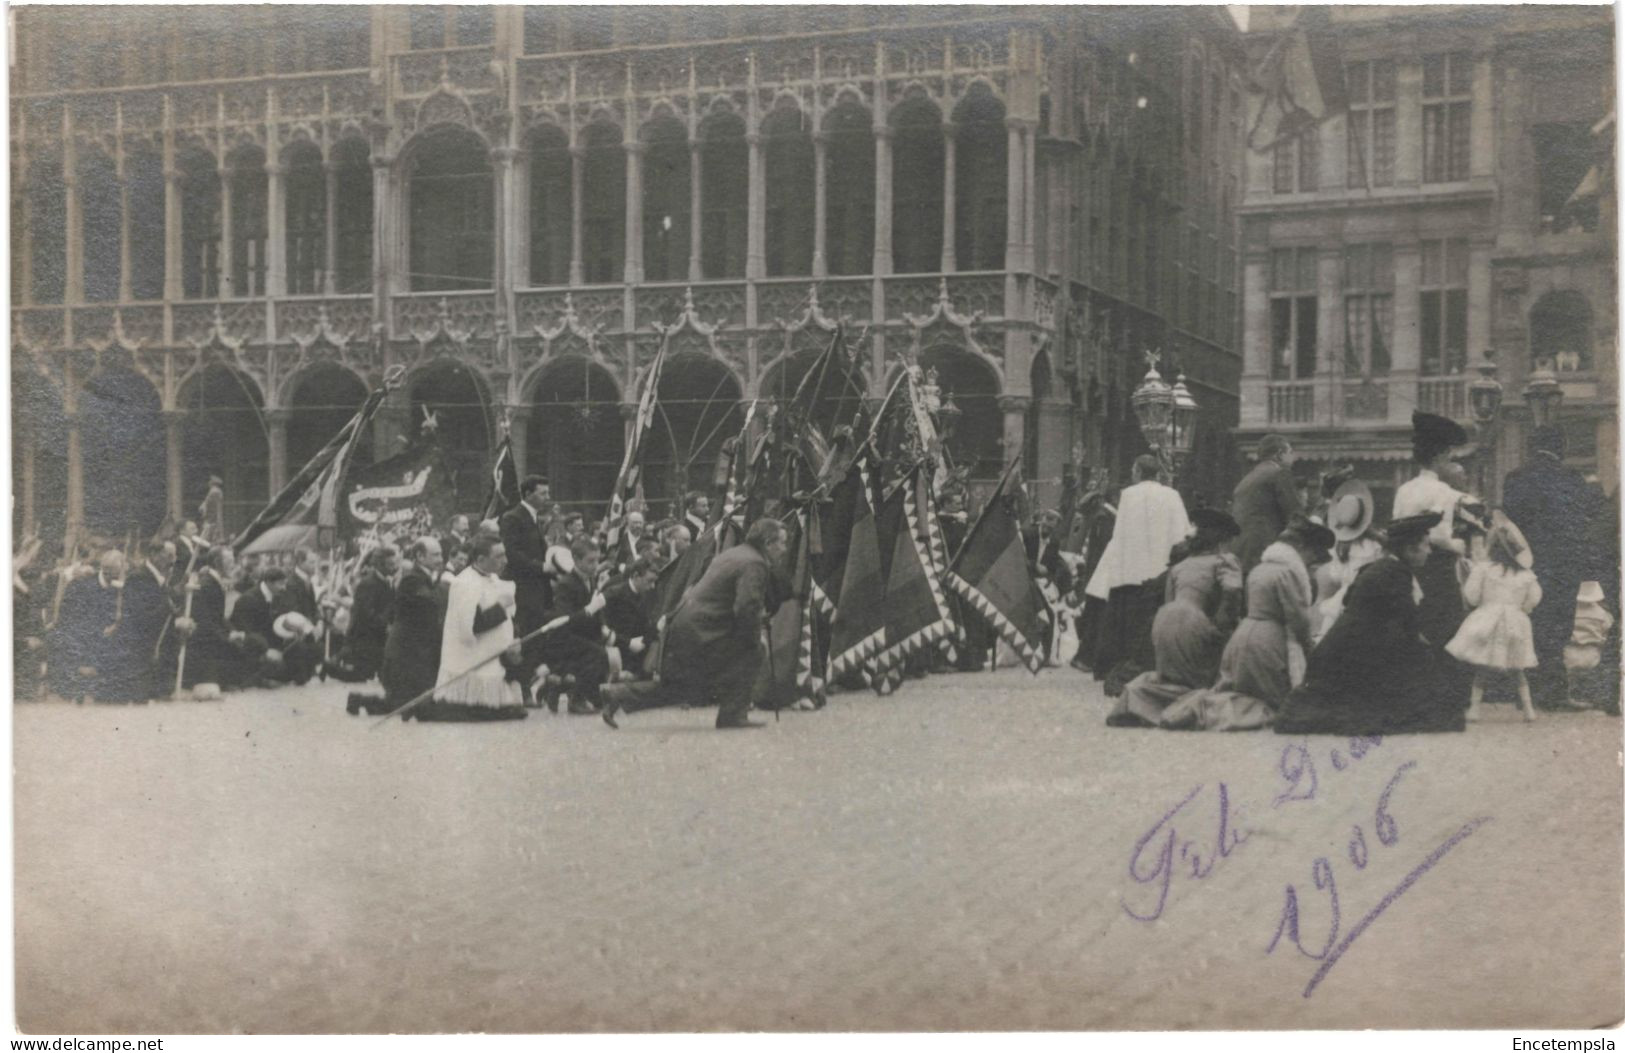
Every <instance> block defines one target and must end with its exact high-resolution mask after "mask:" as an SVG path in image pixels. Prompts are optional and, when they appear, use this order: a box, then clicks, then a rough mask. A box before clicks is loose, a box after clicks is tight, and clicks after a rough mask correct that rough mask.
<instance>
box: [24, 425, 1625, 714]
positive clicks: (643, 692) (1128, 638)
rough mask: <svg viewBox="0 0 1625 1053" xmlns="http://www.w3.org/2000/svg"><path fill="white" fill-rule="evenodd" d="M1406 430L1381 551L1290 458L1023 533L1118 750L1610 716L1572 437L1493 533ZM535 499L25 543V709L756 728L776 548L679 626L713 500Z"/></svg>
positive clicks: (749, 534)
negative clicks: (585, 719)
mask: <svg viewBox="0 0 1625 1053" xmlns="http://www.w3.org/2000/svg"><path fill="white" fill-rule="evenodd" d="M1413 423H1414V429H1415V430H1414V439H1413V442H1414V452H1415V459H1416V462H1417V465H1418V472H1417V475H1416V477H1415V478H1414V479H1412V480H1410V481H1409V482H1407V483H1405V484H1404V485H1402V486H1401V487H1399V488H1398V490H1397V491H1396V493H1395V494H1394V500H1393V511H1392V515H1391V516H1389V517H1387V518H1388V521H1387V522H1386V523H1384V524H1382V525H1380V526H1379V525H1378V524H1377V522H1376V511H1377V510H1376V503H1375V501H1374V499H1373V495H1372V493H1371V491H1370V490H1369V489H1368V488H1367V487H1366V485H1365V484H1363V483H1361V482H1359V481H1358V480H1355V479H1353V478H1352V472H1351V471H1349V470H1344V471H1341V472H1332V473H1329V474H1328V475H1325V476H1323V477H1322V478H1321V479H1320V480H1318V481H1317V482H1316V483H1314V484H1310V485H1305V483H1304V482H1303V481H1301V480H1300V479H1299V478H1298V477H1296V476H1295V475H1294V473H1293V470H1292V465H1293V460H1294V458H1293V453H1292V448H1291V445H1290V443H1289V442H1288V441H1287V440H1286V439H1284V438H1282V437H1280V436H1273V435H1272V436H1268V437H1266V438H1265V439H1264V440H1263V442H1262V443H1261V446H1260V449H1259V463H1258V465H1257V466H1256V467H1255V468H1254V469H1253V470H1252V471H1251V472H1250V473H1249V474H1248V475H1247V476H1246V477H1245V478H1244V479H1243V480H1242V482H1241V483H1240V485H1239V486H1237V488H1236V490H1235V492H1234V495H1233V498H1232V501H1231V503H1230V509H1229V511H1224V510H1220V509H1217V508H1210V507H1194V508H1187V505H1186V502H1185V499H1184V498H1183V497H1182V496H1181V494H1180V493H1179V492H1177V491H1176V490H1175V489H1174V488H1173V487H1171V486H1170V485H1168V482H1167V481H1166V476H1165V470H1164V469H1165V466H1164V465H1163V464H1162V463H1161V462H1159V460H1158V459H1157V458H1156V457H1155V456H1151V455H1147V456H1143V457H1141V458H1140V459H1139V460H1137V461H1136V462H1135V464H1134V465H1133V469H1132V478H1131V480H1130V481H1129V485H1127V486H1124V487H1122V488H1121V489H1112V488H1110V487H1109V486H1105V485H1100V486H1097V487H1096V488H1095V489H1093V490H1091V491H1090V492H1089V493H1087V494H1085V495H1083V496H1082V498H1081V499H1079V500H1078V501H1077V502H1076V506H1075V508H1074V509H1073V510H1072V513H1073V514H1069V515H1064V516H1063V515H1062V514H1061V512H1059V511H1057V510H1054V509H1045V510H1040V511H1039V512H1038V513H1037V514H1036V515H1035V516H1034V517H1033V521H1032V523H1031V524H1030V526H1029V529H1028V530H1027V531H1026V532H1025V537H1024V541H1025V548H1026V554H1027V559H1028V565H1029V570H1030V572H1031V574H1032V575H1033V577H1034V579H1035V580H1036V581H1037V582H1038V583H1039V584H1040V585H1041V587H1042V588H1043V589H1044V590H1045V592H1046V594H1047V595H1048V597H1049V598H1050V602H1051V605H1052V608H1053V610H1054V611H1055V613H1056V615H1057V616H1058V623H1059V624H1064V623H1066V622H1068V621H1069V622H1070V624H1071V626H1072V629H1073V631H1074V633H1075V636H1076V639H1077V650H1076V654H1075V656H1074V657H1073V658H1072V666H1073V667H1074V668H1075V669H1077V670H1080V671H1082V672H1085V673H1087V674H1089V675H1091V676H1092V677H1093V678H1094V679H1095V680H1098V681H1103V682H1104V685H1105V691H1106V693H1107V695H1108V696H1111V697H1112V698H1113V699H1114V700H1115V701H1114V703H1113V705H1112V708H1111V712H1110V714H1109V716H1108V717H1107V723H1108V725H1111V726H1114V727H1161V728H1168V729H1206V730H1248V729H1259V728H1268V727H1273V728H1274V729H1276V730H1278V731H1282V732H1304V733H1315V732H1325V733H1337V734H1361V735H1364V734H1383V733H1397V732H1409V731H1448V730H1459V729H1461V728H1462V727H1464V726H1465V724H1466V722H1468V721H1471V720H1473V719H1476V718H1477V717H1479V716H1480V714H1481V713H1482V711H1483V705H1484V702H1485V700H1486V698H1490V699H1495V698H1500V697H1507V698H1509V699H1510V697H1511V696H1513V695H1515V696H1516V698H1517V701H1518V702H1519V704H1520V706H1521V708H1522V711H1523V713H1524V715H1525V716H1526V717H1527V718H1528V719H1533V718H1534V715H1535V711H1536V709H1537V707H1539V708H1547V709H1560V708H1578V707H1584V706H1588V705H1601V706H1603V707H1605V708H1608V709H1610V711H1612V712H1615V713H1617V712H1618V683H1617V677H1616V676H1615V675H1614V671H1615V670H1617V667H1618V634H1617V632H1616V631H1615V625H1614V618H1615V616H1616V615H1617V612H1618V609H1619V607H1618V604H1619V595H1618V587H1617V578H1618V574H1617V571H1618V556H1617V552H1618V548H1617V534H1618V527H1617V516H1616V517H1613V518H1610V517H1609V516H1608V515H1607V513H1606V507H1607V505H1606V502H1605V501H1603V500H1602V498H1601V493H1600V491H1599V490H1597V488H1596V487H1595V486H1594V485H1591V484H1588V483H1587V482H1586V481H1585V480H1583V479H1581V478H1580V477H1579V476H1578V475H1577V474H1576V473H1574V472H1573V471H1572V470H1570V469H1568V468H1566V467H1565V466H1564V465H1563V463H1562V459H1563V447H1562V432H1560V431H1558V430H1557V429H1555V428H1543V429H1540V430H1539V431H1537V432H1536V434H1535V436H1534V442H1533V445H1532V450H1531V456H1530V458H1529V460H1528V462H1527V463H1526V464H1525V465H1524V466H1522V467H1520V468H1519V469H1518V470H1516V471H1514V472H1513V473H1511V474H1510V475H1509V476H1508V477H1507V479H1506V481H1505V486H1504V488H1503V492H1504V499H1503V503H1502V505H1501V506H1500V507H1491V506H1490V505H1488V504H1487V503H1486V502H1485V501H1483V500H1482V499H1481V498H1479V497H1477V496H1475V495H1474V494H1472V493H1471V491H1470V487H1469V485H1468V483H1467V480H1466V474H1465V472H1463V471H1462V470H1461V468H1460V465H1459V464H1458V463H1457V462H1456V461H1455V460H1454V459H1453V457H1452V455H1453V452H1454V451H1456V450H1457V449H1458V448H1460V447H1462V446H1464V445H1465V444H1466V443H1467V436H1466V434H1465V432H1464V431H1463V430H1462V429H1461V427H1460V426H1459V425H1457V424H1455V423H1454V422H1451V421H1449V420H1446V419H1444V418H1441V417H1434V416H1431V415H1428V414H1423V413H1418V414H1416V415H1415V418H1414V422H1413ZM519 489H520V493H519V497H520V500H519V502H518V503H517V504H516V505H514V506H513V507H512V508H510V509H508V510H507V511H506V512H504V513H502V514H501V515H500V516H498V517H495V518H492V519H488V520H485V521H483V522H475V521H473V520H471V518H470V517H468V516H463V515H459V516H456V517H453V518H452V519H451V520H450V522H449V524H447V527H446V529H445V530H444V532H438V533H437V532H434V531H429V532H424V533H421V534H417V535H413V536H399V537H390V538H374V539H372V543H371V544H370V545H366V546H363V547H361V548H359V549H356V548H354V547H352V550H351V551H349V552H347V553H336V554H331V555H324V554H322V553H319V552H317V551H315V550H314V549H310V548H301V549H297V550H294V551H291V552H280V553H270V554H262V555H254V556H246V557H243V558H238V557H237V556H236V554H235V553H234V551H233V549H232V548H231V547H230V545H229V544H227V543H225V540H224V536H223V529H222V527H221V524H219V523H218V522H215V523H211V524H209V525H208V526H207V528H206V529H204V530H201V531H200V530H199V528H198V526H197V524H196V523H194V522H188V523H184V524H182V525H181V527H180V528H179V530H177V531H175V532H174V534H173V535H172V536H168V537H163V538H159V539H155V540H153V541H151V542H150V543H147V544H145V545H142V546H140V547H139V549H138V548H137V547H136V546H133V545H130V546H127V547H122V548H121V547H119V546H117V545H116V544H111V543H108V544H104V545H103V546H102V547H101V550H100V551H92V552H91V553H90V554H89V555H86V556H82V557H81V558H80V559H77V560H68V561H62V560H57V561H56V563H57V566H56V567H55V568H51V567H47V566H46V560H45V559H44V558H42V557H43V552H42V546H41V544H40V543H39V541H38V539H26V540H25V542H24V544H23V545H22V548H21V550H20V551H19V552H17V553H16V554H15V557H14V577H13V603H14V615H15V617H14V626H15V632H16V639H15V644H16V652H15V653H16V655H17V679H18V697H19V698H29V697H38V696H42V695H45V694H53V695H56V696H58V697H61V698H65V699H70V700H87V699H88V700H94V701H97V702H139V701H146V700H151V699H158V698H169V697H183V696H184V697H190V698H196V699H212V698H218V697H220V696H221V695H222V693H224V692H230V691H234V690H238V689H242V688H248V687H275V686H279V685H285V684H304V683H307V682H309V681H310V680H312V679H313V678H322V679H334V680H339V681H344V682H348V683H352V684H355V685H357V686H356V689H355V690H354V691H353V692H351V693H350V695H349V700H348V709H349V711H350V712H351V713H352V714H361V713H366V714H390V713H394V714H399V715H401V716H402V717H403V719H417V720H422V721H485V720H506V719H517V718H523V717H525V716H527V715H528V714H529V712H530V711H531V710H534V709H537V708H541V707H546V708H547V709H549V710H550V711H552V712H555V713H557V712H560V711H561V709H562V711H563V712H565V713H567V714H577V715H587V714H599V715H601V716H602V718H603V720H604V721H605V722H606V723H607V724H609V725H610V726H611V727H618V726H619V720H620V719H622V718H624V717H625V716H626V715H627V714H629V713H635V712H638V711H641V710H646V709H648V708H651V707H654V706H660V705H672V704H676V705H684V706H715V707H716V709H717V726H718V727H723V728H733V727H749V726H753V722H752V721H751V719H750V717H749V712H750V710H751V708H752V706H753V704H760V705H765V703H764V702H763V698H764V677H763V668H764V662H765V661H766V654H767V649H766V641H764V634H763V627H764V624H765V623H766V621H767V619H769V618H771V617H772V615H773V614H774V612H775V610H776V609H777V608H778V606H779V604H780V603H781V602H783V600H784V599H785V598H787V597H789V596H790V595H791V590H790V588H789V583H788V576H787V571H788V569H789V568H788V567H787V566H786V551H785V550H786V547H787V537H788V532H787V530H786V527H785V526H784V525H783V524H782V523H780V522H779V521H778V520H776V519H773V518H771V517H766V516H763V517H760V518H757V519H756V520H754V521H753V522H751V523H750V524H749V525H748V528H746V526H745V524H743V523H740V524H739V529H738V530H736V531H735V532H734V533H733V536H735V537H737V538H738V539H739V541H738V543H737V544H734V545H732V546H728V547H725V548H721V550H720V551H717V552H716V554H715V556H714V558H712V559H711V560H710V562H709V566H708V567H707V569H706V570H705V571H704V573H703V574H702V575H699V576H698V578H697V580H695V581H694V582H693V583H692V584H691V585H690V587H689V588H687V590H686V591H685V592H683V593H682V594H681V599H680V600H679V601H678V602H676V603H675V604H673V603H671V602H668V601H666V600H665V599H663V598H662V597H661V596H660V591H661V589H660V582H661V580H662V579H661V572H662V570H663V569H664V568H666V567H668V565H670V564H672V563H673V561H675V560H678V559H680V558H681V557H682V556H683V555H684V553H685V552H686V551H687V550H688V549H689V547H690V546H691V545H693V544H695V542H696V540H703V542H704V543H705V544H707V545H714V544H715V541H714V538H715V536H716V535H717V533H718V529H717V528H718V522H717V520H718V519H719V518H720V517H713V516H712V514H711V513H712V508H711V501H710V498H709V497H708V496H707V495H706V494H704V493H700V492H694V493H690V494H688V495H686V496H685V497H684V498H683V499H682V500H681V501H680V502H675V503H674V507H673V508H672V509H671V510H670V517H669V518H668V519H666V520H663V521H658V522H651V521H650V520H649V517H648V512H649V509H648V508H647V507H646V506H645V505H643V504H642V503H641V502H634V503H633V504H632V505H631V506H629V507H628V508H627V509H626V510H625V513H624V515H622V516H621V517H619V519H618V520H617V521H616V522H615V523H612V524H611V523H589V522H588V521H587V519H586V518H585V517H584V516H583V515H582V514H581V513H580V512H578V511H573V510H568V509H566V508H564V507H562V506H561V505H559V504H557V503H555V502H554V501H553V500H552V498H551V494H550V490H549V487H548V484H547V482H546V480H545V479H543V478H541V477H539V476H531V477H528V478H526V479H524V480H523V481H522V483H521V484H520V488H519ZM215 503H216V504H218V502H215ZM205 507H206V508H207V505H206V506H205ZM939 516H940V518H939V524H940V526H941V534H942V537H943V538H944V540H945V542H946V544H947V546H948V549H949V551H950V552H952V551H953V550H955V549H956V548H957V547H958V545H959V543H960V542H961V541H962V540H963V539H964V538H965V536H966V532H967V530H968V527H969V524H970V522H971V521H972V517H971V516H970V514H969V512H968V510H967V509H966V507H965V494H964V492H963V491H962V490H960V489H949V490H948V491H946V492H944V493H943V494H941V495H940V509H939ZM956 619H957V621H958V622H959V629H958V644H959V646H958V650H957V654H955V655H953V656H952V657H951V658H950V657H948V656H946V655H943V654H933V655H932V656H930V657H929V658H927V659H921V660H917V661H915V662H913V663H912V665H911V668H910V672H911V673H912V674H914V675H923V674H924V673H925V672H951V671H974V670H977V669H981V668H984V667H985V666H986V664H987V663H988V661H989V659H990V658H992V659H995V660H996V658H997V648H998V647H999V644H998V643H997V642H996V640H997V634H996V633H995V632H994V631H993V628H992V627H991V626H990V625H988V624H986V623H984V622H983V621H982V620H981V619H980V618H979V617H978V616H977V615H976V613H975V612H974V611H972V610H970V609H968V608H959V609H956ZM1059 638H1060V634H1059V633H1057V634H1055V636H1054V637H1053V638H1052V640H1051V645H1052V646H1051V652H1050V661H1051V664H1053V663H1054V661H1055V659H1056V657H1057V655H1058V654H1059V646H1058V645H1059ZM374 681H376V683H377V687H376V688H373V687H371V686H370V684H371V682H374Z"/></svg>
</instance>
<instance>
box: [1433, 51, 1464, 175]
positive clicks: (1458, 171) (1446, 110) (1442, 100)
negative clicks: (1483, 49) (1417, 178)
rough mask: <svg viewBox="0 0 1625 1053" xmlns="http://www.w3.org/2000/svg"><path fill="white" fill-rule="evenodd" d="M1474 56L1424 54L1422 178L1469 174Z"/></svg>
mask: <svg viewBox="0 0 1625 1053" xmlns="http://www.w3.org/2000/svg"><path fill="white" fill-rule="evenodd" d="M1472 123H1473V56H1472V55H1470V54H1469V53H1467V52H1465V51H1451V52H1448V53H1441V54H1437V55H1424V56H1422V182H1424V183H1454V182H1460V181H1461V180H1464V179H1466V178H1467V174H1468V173H1467V167H1468V163H1469V158H1470V155H1471V153H1472V141H1473V140H1472V135H1473V132H1472Z"/></svg>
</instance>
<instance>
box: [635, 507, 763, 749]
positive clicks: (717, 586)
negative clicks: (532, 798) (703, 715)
mask: <svg viewBox="0 0 1625 1053" xmlns="http://www.w3.org/2000/svg"><path fill="white" fill-rule="evenodd" d="M787 547H788V541H787V535H786V533H785V529H784V524H782V523H780V522H779V521H778V520H777V519H769V518H766V517H763V518H761V519H758V520H756V522H754V523H752V524H751V526H750V530H749V531H748V532H747V533H746V535H745V541H744V543H743V544H739V545H734V546H733V547H732V548H729V549H727V550H726V551H724V552H722V553H721V554H719V555H718V556H717V557H716V558H715V559H713V560H712V561H711V565H710V566H709V567H708V568H707V569H706V571H705V574H704V575H703V576H702V577H701V578H700V580H699V581H698V582H697V583H695V585H694V586H693V587H692V588H691V589H690V590H689V591H688V593H687V594H686V595H685V596H684V597H683V600H682V603H681V604H680V605H679V606H678V607H677V609H676V610H675V611H673V612H672V615H671V623H670V626H669V627H668V628H667V631H666V639H665V643H664V645H663V649H662V660H661V664H660V677H661V679H660V682H659V683H658V684H654V683H649V684H611V685H610V686H609V687H607V688H605V689H604V722H605V723H606V724H608V725H609V726H610V727H616V726H617V725H616V723H615V714H616V713H617V712H621V711H627V712H631V711H634V710H638V709H650V708H652V707H654V706H663V705H670V704H672V703H674V702H692V703H695V704H699V705H705V704H708V703H715V704H716V705H717V707H718V709H717V727H719V728H751V727H760V726H761V724H760V723H758V722H756V721H752V720H750V719H749V718H748V717H747V714H748V713H749V712H750V706H751V691H752V689H753V688H754V687H755V684H756V681H757V678H758V676H759V675H760V672H761V667H762V663H763V662H764V661H765V660H766V648H765V647H764V646H763V643H762V624H763V622H764V621H765V620H766V619H767V618H768V617H769V616H771V615H772V614H773V613H774V612H773V610H770V609H769V606H770V604H769V600H768V582H769V579H770V578H771V577H772V572H773V567H774V566H776V565H780V564H782V563H783V561H784V553H785V550H786V548H787Z"/></svg>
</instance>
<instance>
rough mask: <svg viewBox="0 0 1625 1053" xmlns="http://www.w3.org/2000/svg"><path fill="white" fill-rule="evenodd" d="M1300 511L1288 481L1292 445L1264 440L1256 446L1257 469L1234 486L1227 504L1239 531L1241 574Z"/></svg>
mask: <svg viewBox="0 0 1625 1053" xmlns="http://www.w3.org/2000/svg"><path fill="white" fill-rule="evenodd" d="M1302 507H1303V502H1302V501H1301V500H1300V499H1299V497H1298V485H1297V483H1296V482H1295V481H1294V480H1293V478H1292V444H1291V443H1289V442H1287V441H1286V439H1284V438H1283V437H1281V436H1279V435H1266V436H1264V438H1263V439H1262V440H1260V442H1259V444H1258V464H1257V466H1256V467H1254V468H1253V470H1252V471H1250V472H1248V473H1247V475H1246V476H1245V477H1244V478H1243V479H1242V480H1241V482H1239V483H1237V484H1236V492H1235V495H1234V497H1233V498H1232V499H1231V503H1230V508H1231V512H1232V514H1234V515H1235V517H1236V523H1237V524H1238V525H1239V526H1240V527H1241V537H1240V538H1239V539H1237V541H1236V558H1237V559H1239V560H1241V569H1242V572H1243V573H1246V572H1248V571H1250V570H1252V569H1253V568H1254V567H1256V566H1258V560H1259V557H1261V556H1262V555H1263V554H1264V550H1265V549H1266V548H1268V547H1269V546H1270V544H1271V543H1272V542H1274V540H1275V539H1276V538H1277V537H1279V536H1280V533H1281V531H1283V530H1285V529H1286V525H1287V522H1288V521H1289V520H1291V518H1292V513H1294V512H1298V511H1301V510H1302Z"/></svg>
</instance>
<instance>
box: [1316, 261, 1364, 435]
mask: <svg viewBox="0 0 1625 1053" xmlns="http://www.w3.org/2000/svg"><path fill="white" fill-rule="evenodd" d="M1315 264H1316V267H1315V297H1316V300H1315V315H1316V317H1315V329H1316V341H1317V343H1318V345H1319V346H1318V347H1316V349H1315V358H1316V362H1315V384H1314V390H1315V406H1316V416H1315V420H1316V421H1317V422H1321V423H1325V422H1330V423H1333V424H1335V423H1337V422H1338V421H1339V420H1340V418H1341V417H1342V413H1343V404H1342V398H1343V395H1342V391H1341V390H1340V389H1341V388H1342V387H1345V386H1347V385H1348V384H1349V382H1350V381H1349V378H1347V377H1346V376H1345V375H1344V369H1343V355H1344V352H1345V350H1346V348H1345V347H1344V339H1345V331H1344V327H1343V322H1342V318H1341V314H1342V309H1343V254H1342V252H1341V250H1339V249H1338V248H1336V247H1332V248H1322V249H1321V250H1320V254H1319V255H1318V256H1317V257H1316V259H1315ZM1340 378H1341V380H1342V383H1341V384H1339V383H1338V382H1337V381H1338V380H1339V379H1340ZM1358 382H1359V381H1358V379H1355V380H1354V383H1358Z"/></svg>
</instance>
